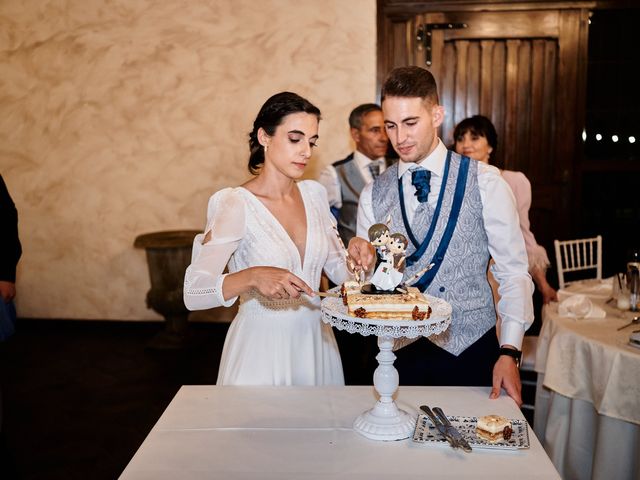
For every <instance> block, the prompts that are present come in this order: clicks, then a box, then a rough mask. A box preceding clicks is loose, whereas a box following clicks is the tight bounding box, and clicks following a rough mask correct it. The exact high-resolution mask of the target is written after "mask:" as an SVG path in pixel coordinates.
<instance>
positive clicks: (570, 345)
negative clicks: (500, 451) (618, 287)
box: [534, 298, 640, 480]
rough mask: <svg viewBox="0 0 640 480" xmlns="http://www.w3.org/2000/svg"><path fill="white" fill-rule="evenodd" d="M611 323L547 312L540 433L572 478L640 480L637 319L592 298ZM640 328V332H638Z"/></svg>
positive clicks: (540, 360)
mask: <svg viewBox="0 0 640 480" xmlns="http://www.w3.org/2000/svg"><path fill="white" fill-rule="evenodd" d="M592 301H594V302H596V304H597V305H598V306H599V307H601V308H604V309H605V311H606V312H607V316H606V318H603V319H595V318H591V319H590V318H586V319H574V318H568V317H562V316H560V315H559V314H558V304H550V305H548V306H546V307H545V308H544V310H543V326H542V330H541V331H540V336H539V339H538V349H537V355H536V371H537V372H538V388H537V390H536V411H535V425H534V430H535V432H536V434H537V435H538V437H539V438H540V440H541V441H542V443H543V445H544V447H545V450H546V451H547V453H548V454H549V456H550V458H551V460H552V461H553V463H554V465H555V466H556V468H557V469H558V471H559V472H560V474H561V475H562V477H563V478H567V479H573V478H575V479H598V480H599V479H603V480H605V479H606V480H608V479H616V480H624V479H630V480H631V479H636V480H637V479H640V350H638V349H637V348H634V347H631V346H629V345H628V339H629V334H630V333H631V332H632V331H633V330H634V328H633V327H629V328H628V329H625V330H623V331H620V332H618V331H617V327H619V326H622V325H623V324H624V323H625V322H627V321H628V320H629V319H630V318H631V316H632V314H631V312H622V311H620V310H617V309H616V308H614V307H612V306H609V305H607V304H605V302H604V300H602V299H596V298H592ZM636 328H637V327H636Z"/></svg>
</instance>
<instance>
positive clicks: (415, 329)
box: [322, 295, 451, 441]
mask: <svg viewBox="0 0 640 480" xmlns="http://www.w3.org/2000/svg"><path fill="white" fill-rule="evenodd" d="M425 298H426V299H427V300H428V301H429V303H430V306H431V309H432V312H431V316H430V317H429V318H428V319H426V320H407V319H384V320H382V319H374V318H358V317H353V316H351V315H349V314H348V311H347V307H346V306H345V305H344V304H343V303H342V298H335V297H327V298H325V299H323V300H322V321H323V322H325V323H328V324H330V325H331V326H333V327H336V328H337V329H338V330H346V331H347V332H349V333H359V334H360V335H364V336H367V335H376V336H377V337H378V347H379V348H380V353H378V355H377V356H376V360H378V367H377V368H376V370H375V372H374V374H373V385H374V387H375V389H376V391H377V392H378V394H379V395H380V399H379V400H378V401H377V402H376V404H375V406H374V407H373V408H372V409H370V410H367V411H366V412H363V413H362V414H360V415H359V416H358V418H356V420H355V422H354V423H353V428H354V429H355V430H356V431H357V432H358V433H360V434H361V435H363V436H365V437H367V438H370V439H372V440H386V441H391V440H402V439H405V438H408V437H409V436H411V433H412V432H413V430H414V428H415V423H416V419H415V418H414V417H413V416H412V415H409V414H408V413H407V412H405V411H404V410H401V409H399V408H398V406H397V405H396V402H395V401H394V400H393V394H394V393H395V391H396V390H397V389H398V385H399V383H400V382H399V376H398V371H397V370H396V368H395V367H394V366H393V362H394V360H395V359H396V356H395V355H394V353H393V352H392V348H393V339H394V338H399V337H407V338H415V337H419V336H420V337H421V336H425V337H428V336H430V335H437V334H439V333H442V332H444V331H445V330H446V329H447V328H448V327H449V324H450V323H451V305H449V304H448V303H447V302H445V301H444V300H442V299H440V298H436V297H432V296H429V295H425Z"/></svg>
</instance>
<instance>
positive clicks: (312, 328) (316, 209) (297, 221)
mask: <svg viewBox="0 0 640 480" xmlns="http://www.w3.org/2000/svg"><path fill="white" fill-rule="evenodd" d="M319 120H320V110H318V108H317V107H315V106H314V105H312V104H311V103H310V102H309V101H308V100H306V99H304V98H302V97H300V96H299V95H296V94H295V93H290V92H282V93H278V94H276V95H274V96H272V97H271V98H269V99H268V100H267V101H266V102H265V104H264V105H263V106H262V108H261V109H260V112H259V113H258V116H257V118H256V119H255V121H254V123H253V131H252V132H251V133H250V134H249V147H250V150H251V153H250V157H249V171H250V172H251V173H252V174H254V175H255V176H254V178H253V179H251V180H249V181H248V182H247V183H245V184H244V185H242V186H240V187H237V188H225V189H223V190H220V191H218V192H217V193H215V194H214V195H213V196H212V197H211V198H210V199H209V206H208V211H207V225H206V228H205V231H204V233H203V234H200V235H198V236H196V238H195V240H194V244H193V253H192V262H191V265H190V266H189V267H188V268H187V271H186V273H185V280H184V302H185V305H186V306H187V308H188V309H190V310H202V309H208V308H213V307H218V306H221V305H224V306H230V305H232V304H233V303H234V302H235V301H236V299H237V298H238V297H240V307H239V310H238V314H237V316H236V317H235V319H234V320H233V322H232V323H231V326H230V327H229V331H228V333H227V338H226V339H225V343H224V348H223V351H222V359H221V361H220V370H219V373H218V381H217V384H218V385H343V384H344V377H343V374H342V364H341V362H340V355H339V353H338V347H337V344H336V341H335V338H334V336H333V332H332V330H331V327H330V326H328V325H326V324H324V323H322V321H321V319H320V300H319V298H318V297H317V296H316V295H315V294H314V291H315V290H317V289H318V286H319V284H320V276H321V274H322V271H323V270H324V271H325V272H326V273H327V275H328V276H329V278H330V279H331V280H332V281H333V282H334V283H336V284H341V283H342V282H343V281H344V280H346V279H347V277H349V276H350V273H349V271H348V269H347V265H346V258H345V251H344V247H343V246H342V244H341V243H340V240H339V239H338V236H337V233H336V230H335V227H334V221H333V216H332V215H331V213H330V211H329V204H328V202H327V198H326V192H325V190H324V189H323V187H322V186H321V185H320V184H318V183H316V182H314V181H311V180H304V181H297V180H298V179H300V177H301V176H302V174H303V172H304V169H305V167H306V165H307V162H308V161H309V158H310V157H311V150H312V148H313V147H315V146H316V142H317V140H318V122H319ZM350 248H352V249H356V250H357V251H360V252H362V254H363V256H362V257H361V258H362V263H361V264H359V265H356V268H363V269H365V270H368V269H369V266H370V264H371V263H372V262H373V261H374V260H375V256H374V255H375V254H374V252H373V249H372V247H371V245H370V244H369V243H368V242H366V241H365V240H364V239H360V238H357V237H356V238H354V239H353V240H352V241H351V242H350ZM227 264H228V267H229V273H228V274H224V273H223V270H224V268H225V266H227Z"/></svg>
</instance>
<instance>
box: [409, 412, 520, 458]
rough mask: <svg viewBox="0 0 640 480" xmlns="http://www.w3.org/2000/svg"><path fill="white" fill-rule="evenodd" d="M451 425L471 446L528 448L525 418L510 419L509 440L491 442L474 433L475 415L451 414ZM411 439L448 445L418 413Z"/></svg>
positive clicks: (418, 441) (496, 448)
mask: <svg viewBox="0 0 640 480" xmlns="http://www.w3.org/2000/svg"><path fill="white" fill-rule="evenodd" d="M449 421H450V422H451V425H453V426H454V427H455V428H456V429H458V431H459V432H460V433H461V434H462V435H463V436H464V438H465V439H466V440H467V441H468V442H469V444H470V445H471V448H487V449H495V450H520V449H524V448H529V428H528V425H527V422H526V420H511V427H512V428H513V434H512V435H511V438H510V439H509V440H501V441H499V442H495V443H491V442H487V441H486V440H483V439H481V438H479V437H478V436H477V435H476V424H477V423H478V418H477V417H461V416H456V415H452V416H450V417H449ZM413 441H414V442H416V443H436V444H437V443H441V444H443V445H449V443H448V442H447V440H446V439H445V438H444V437H443V436H442V435H441V434H440V432H438V430H437V429H436V427H435V426H434V425H433V424H432V423H431V420H429V417H427V416H426V415H418V419H417V420H416V429H415V430H414V432H413Z"/></svg>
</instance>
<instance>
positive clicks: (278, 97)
mask: <svg viewBox="0 0 640 480" xmlns="http://www.w3.org/2000/svg"><path fill="white" fill-rule="evenodd" d="M301 112H302V113H309V114H311V115H315V116H316V117H318V120H320V110H319V109H318V107H316V106H315V105H313V104H312V103H311V102H310V101H309V100H307V99H306V98H302V97H301V96H300V95H297V94H295V93H291V92H281V93H276V94H275V95H274V96H272V97H271V98H269V99H268V100H267V101H266V102H264V105H262V108H261V109H260V111H259V112H258V116H257V117H256V119H255V121H254V122H253V130H251V133H249V150H250V151H251V154H250V155H249V171H250V172H251V173H252V174H254V175H257V174H258V172H259V171H260V168H261V167H262V164H263V163H264V149H263V147H262V145H260V142H259V141H258V130H259V129H260V128H262V129H264V131H265V132H267V135H269V136H272V135H274V134H275V133H276V128H278V125H280V124H281V123H282V122H283V120H284V118H285V117H286V116H287V115H291V114H292V113H301Z"/></svg>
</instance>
